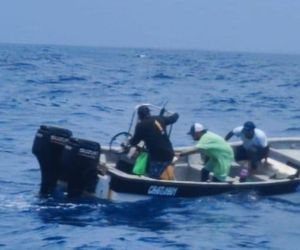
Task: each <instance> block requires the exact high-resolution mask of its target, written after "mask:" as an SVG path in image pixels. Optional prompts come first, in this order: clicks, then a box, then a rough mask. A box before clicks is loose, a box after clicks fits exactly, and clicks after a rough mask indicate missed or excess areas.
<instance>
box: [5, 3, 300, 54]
mask: <svg viewBox="0 0 300 250" xmlns="http://www.w3.org/2000/svg"><path fill="white" fill-rule="evenodd" d="M299 30H300V1H299V0H0V43H29V44H62V45H84V46H101V47H102V46H105V47H142V48H167V49H201V50H217V51H245V52H265V53H291V54H300V32H299Z"/></svg>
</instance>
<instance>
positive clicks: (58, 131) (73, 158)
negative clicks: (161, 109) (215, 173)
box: [33, 105, 300, 201]
mask: <svg viewBox="0 0 300 250" xmlns="http://www.w3.org/2000/svg"><path fill="white" fill-rule="evenodd" d="M149 106H150V105H149ZM151 107H152V106H151ZM133 121H134V116H133V118H132V120H131V124H130V128H129V130H128V132H122V133H118V134H117V135H115V136H114V137H113V138H112V140H111V142H110V145H109V146H106V147H101V146H100V144H99V143H98V142H93V141H88V140H84V139H78V138H75V137H73V136H72V132H71V131H70V130H67V129H63V128H57V127H51V126H44V125H42V126H41V127H40V128H39V130H38V131H37V133H36V136H35V140H34V144H33V153H34V154H35V155H36V157H37V159H38V161H39V164H40V169H41V179H42V181H41V190H40V191H41V194H46V195H47V194H51V193H52V192H57V191H58V190H60V191H62V192H65V193H66V194H67V195H68V196H69V197H74V196H78V195H80V196H81V195H92V196H95V197H98V198H102V199H110V200H117V201H133V200H140V199H143V198H150V197H153V196H158V197H187V198H188V197H201V196H209V195H217V194H221V193H226V192H244V191H255V192H257V193H258V194H260V195H274V194H283V193H289V192H294V191H296V190H297V187H298V186H299V185H300V177H299V173H300V137H297V138H295V137H293V138H288V137H287V138H269V143H270V154H269V157H268V158H267V160H266V161H262V162H261V164H260V166H259V167H258V169H257V170H256V171H255V172H254V173H252V174H251V175H248V176H247V177H246V178H243V179H241V178H240V173H241V171H242V170H243V169H244V168H245V167H246V166H247V162H235V163H233V164H232V167H231V171H230V174H229V176H228V178H227V180H226V181H225V182H213V181H206V182H202V181H201V169H202V168H203V161H202V158H201V154H200V153H192V154H189V155H185V156H182V157H179V158H178V159H177V160H176V162H175V164H174V175H175V178H174V180H158V179H153V178H150V177H148V176H146V175H135V174H133V173H132V168H133V165H134V161H135V158H134V157H131V155H132V154H131V153H130V152H129V153H128V152H126V153H125V152H124V151H123V150H122V147H121V145H122V143H123V142H124V140H127V139H128V138H129V137H130V136H131V133H130V130H131V127H132V124H133ZM170 129H171V128H170ZM239 144H240V142H235V143H232V144H231V145H232V147H236V146H237V145H239ZM188 149H190V147H178V148H175V152H181V151H182V150H184V151H186V150H188Z"/></svg>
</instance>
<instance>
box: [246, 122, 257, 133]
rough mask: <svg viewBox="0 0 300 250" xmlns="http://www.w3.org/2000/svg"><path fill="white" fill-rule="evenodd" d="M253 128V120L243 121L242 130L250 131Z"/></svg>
mask: <svg viewBox="0 0 300 250" xmlns="http://www.w3.org/2000/svg"><path fill="white" fill-rule="evenodd" d="M254 129H255V125H254V123H253V122H251V121H248V122H245V123H244V127H243V131H251V130H254Z"/></svg>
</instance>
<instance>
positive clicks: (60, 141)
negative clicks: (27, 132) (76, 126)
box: [32, 125, 72, 195]
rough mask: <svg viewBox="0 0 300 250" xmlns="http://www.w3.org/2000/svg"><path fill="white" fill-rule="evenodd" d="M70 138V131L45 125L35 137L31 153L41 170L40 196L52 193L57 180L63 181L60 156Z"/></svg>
mask: <svg viewBox="0 0 300 250" xmlns="http://www.w3.org/2000/svg"><path fill="white" fill-rule="evenodd" d="M71 136H72V132H71V131H70V130H67V129H64V128H58V127H52V126H46V125H41V126H40V128H39V130H38V131H37V133H36V135H35V138H34V142H33V146H32V153H33V154H34V155H35V156H36V158H37V159H38V162H39V165H40V169H41V177H42V181H41V188H40V193H41V194H42V195H47V194H50V193H52V192H53V191H54V189H55V187H56V182H57V180H58V179H63V173H62V168H61V155H62V151H63V149H64V146H65V145H66V143H67V142H68V140H69V138H70V137H71Z"/></svg>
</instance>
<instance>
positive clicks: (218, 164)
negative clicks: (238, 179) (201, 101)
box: [180, 123, 234, 182]
mask: <svg viewBox="0 0 300 250" xmlns="http://www.w3.org/2000/svg"><path fill="white" fill-rule="evenodd" d="M188 134H189V135H191V136H192V138H193V139H194V140H195V141H198V142H197V144H196V145H195V148H194V149H192V150H189V151H186V152H182V153H180V155H186V154H190V153H194V152H197V151H200V152H202V153H203V154H204V156H205V158H206V159H205V160H204V163H205V166H204V168H203V169H202V181H207V180H208V179H209V173H210V172H212V173H213V181H217V182H223V181H225V180H226V177H227V176H228V174H229V171H230V167H231V163H232V162H233V160H234V154H233V150H232V148H231V146H230V145H229V144H228V143H227V142H226V141H225V140H224V139H223V138H222V137H221V136H219V135H217V134H215V133H212V132H210V131H207V129H205V128H204V126H203V125H202V124H200V123H195V124H193V125H192V127H191V129H190V131H189V133H188Z"/></svg>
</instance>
